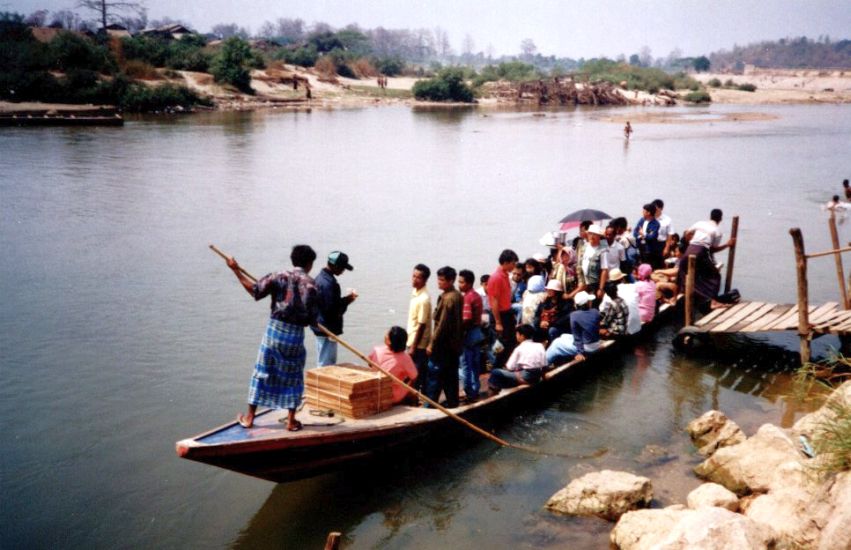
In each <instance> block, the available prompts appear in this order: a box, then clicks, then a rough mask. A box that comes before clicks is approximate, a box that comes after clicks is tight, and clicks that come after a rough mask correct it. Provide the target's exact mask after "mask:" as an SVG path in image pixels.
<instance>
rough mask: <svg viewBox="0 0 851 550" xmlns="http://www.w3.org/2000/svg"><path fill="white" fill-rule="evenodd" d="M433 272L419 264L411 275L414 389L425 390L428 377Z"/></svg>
mask: <svg viewBox="0 0 851 550" xmlns="http://www.w3.org/2000/svg"><path fill="white" fill-rule="evenodd" d="M429 276H431V270H430V269H429V268H428V266H427V265H425V264H417V265H416V266H415V267H414V273H413V274H412V275H411V286H413V287H414V290H413V292H412V293H411V301H410V304H409V305H408V342H407V344H408V354H409V355H410V356H411V359H413V361H414V365H416V366H417V379H416V380H415V382H414V389H416V390H419V391H422V390H423V389H425V380H426V377H427V376H428V354H427V353H426V348H427V347H428V345H429V343H431V298H430V297H429V295H428V289H426V283H427V282H428V278H429Z"/></svg>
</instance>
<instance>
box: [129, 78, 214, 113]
mask: <svg viewBox="0 0 851 550" xmlns="http://www.w3.org/2000/svg"><path fill="white" fill-rule="evenodd" d="M118 104H119V106H120V107H121V108H122V109H123V110H125V111H127V112H133V113H141V112H151V111H165V110H170V109H174V108H175V107H181V108H183V109H191V108H192V106H193V105H209V104H210V102H209V100H207V99H206V98H202V97H200V96H199V95H198V94H196V93H195V92H193V91H192V90H190V89H189V88H186V87H185V86H176V85H174V84H165V85H163V86H153V87H151V86H145V85H144V84H130V85H129V86H128V87H127V89H126V91H125V93H124V94H123V95H122V97H121V98H120V100H119V102H118Z"/></svg>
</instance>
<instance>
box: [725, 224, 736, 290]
mask: <svg viewBox="0 0 851 550" xmlns="http://www.w3.org/2000/svg"><path fill="white" fill-rule="evenodd" d="M738 236H739V217H738V216H733V228H732V230H731V231H730V237H731V238H733V239H735V238H737V237H738ZM735 261H736V245H735V244H734V245H733V246H731V247H730V251H729V252H727V279H726V280H725V281H724V292H725V293H727V292H730V287H731V286H733V262H735Z"/></svg>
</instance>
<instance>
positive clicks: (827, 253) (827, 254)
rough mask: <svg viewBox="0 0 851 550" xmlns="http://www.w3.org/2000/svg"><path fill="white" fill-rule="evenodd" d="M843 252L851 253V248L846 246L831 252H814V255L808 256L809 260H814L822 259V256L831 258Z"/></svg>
mask: <svg viewBox="0 0 851 550" xmlns="http://www.w3.org/2000/svg"><path fill="white" fill-rule="evenodd" d="M843 252H851V246H846V247H845V248H834V249H831V250H825V251H824V252H813V253H812V254H807V259H808V260H812V259H813V258H821V257H822V256H831V255H833V254H836V253H840V254H841V253H843Z"/></svg>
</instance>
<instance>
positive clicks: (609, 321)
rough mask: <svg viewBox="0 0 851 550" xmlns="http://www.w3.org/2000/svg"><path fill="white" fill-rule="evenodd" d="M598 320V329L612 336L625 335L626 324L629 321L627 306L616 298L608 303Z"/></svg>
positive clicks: (622, 300) (620, 299)
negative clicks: (603, 329)
mask: <svg viewBox="0 0 851 550" xmlns="http://www.w3.org/2000/svg"><path fill="white" fill-rule="evenodd" d="M602 313H603V315H602V317H601V318H600V327H601V328H605V329H608V331H609V333H611V334H612V335H614V336H623V335H624V334H626V324H627V320H628V319H629V306H627V305H626V302H625V301H624V299H623V298H621V297H617V298H615V299H614V300H613V301H611V302H609V304H608V307H606V308H605V309H604V310H603V312H602Z"/></svg>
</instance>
